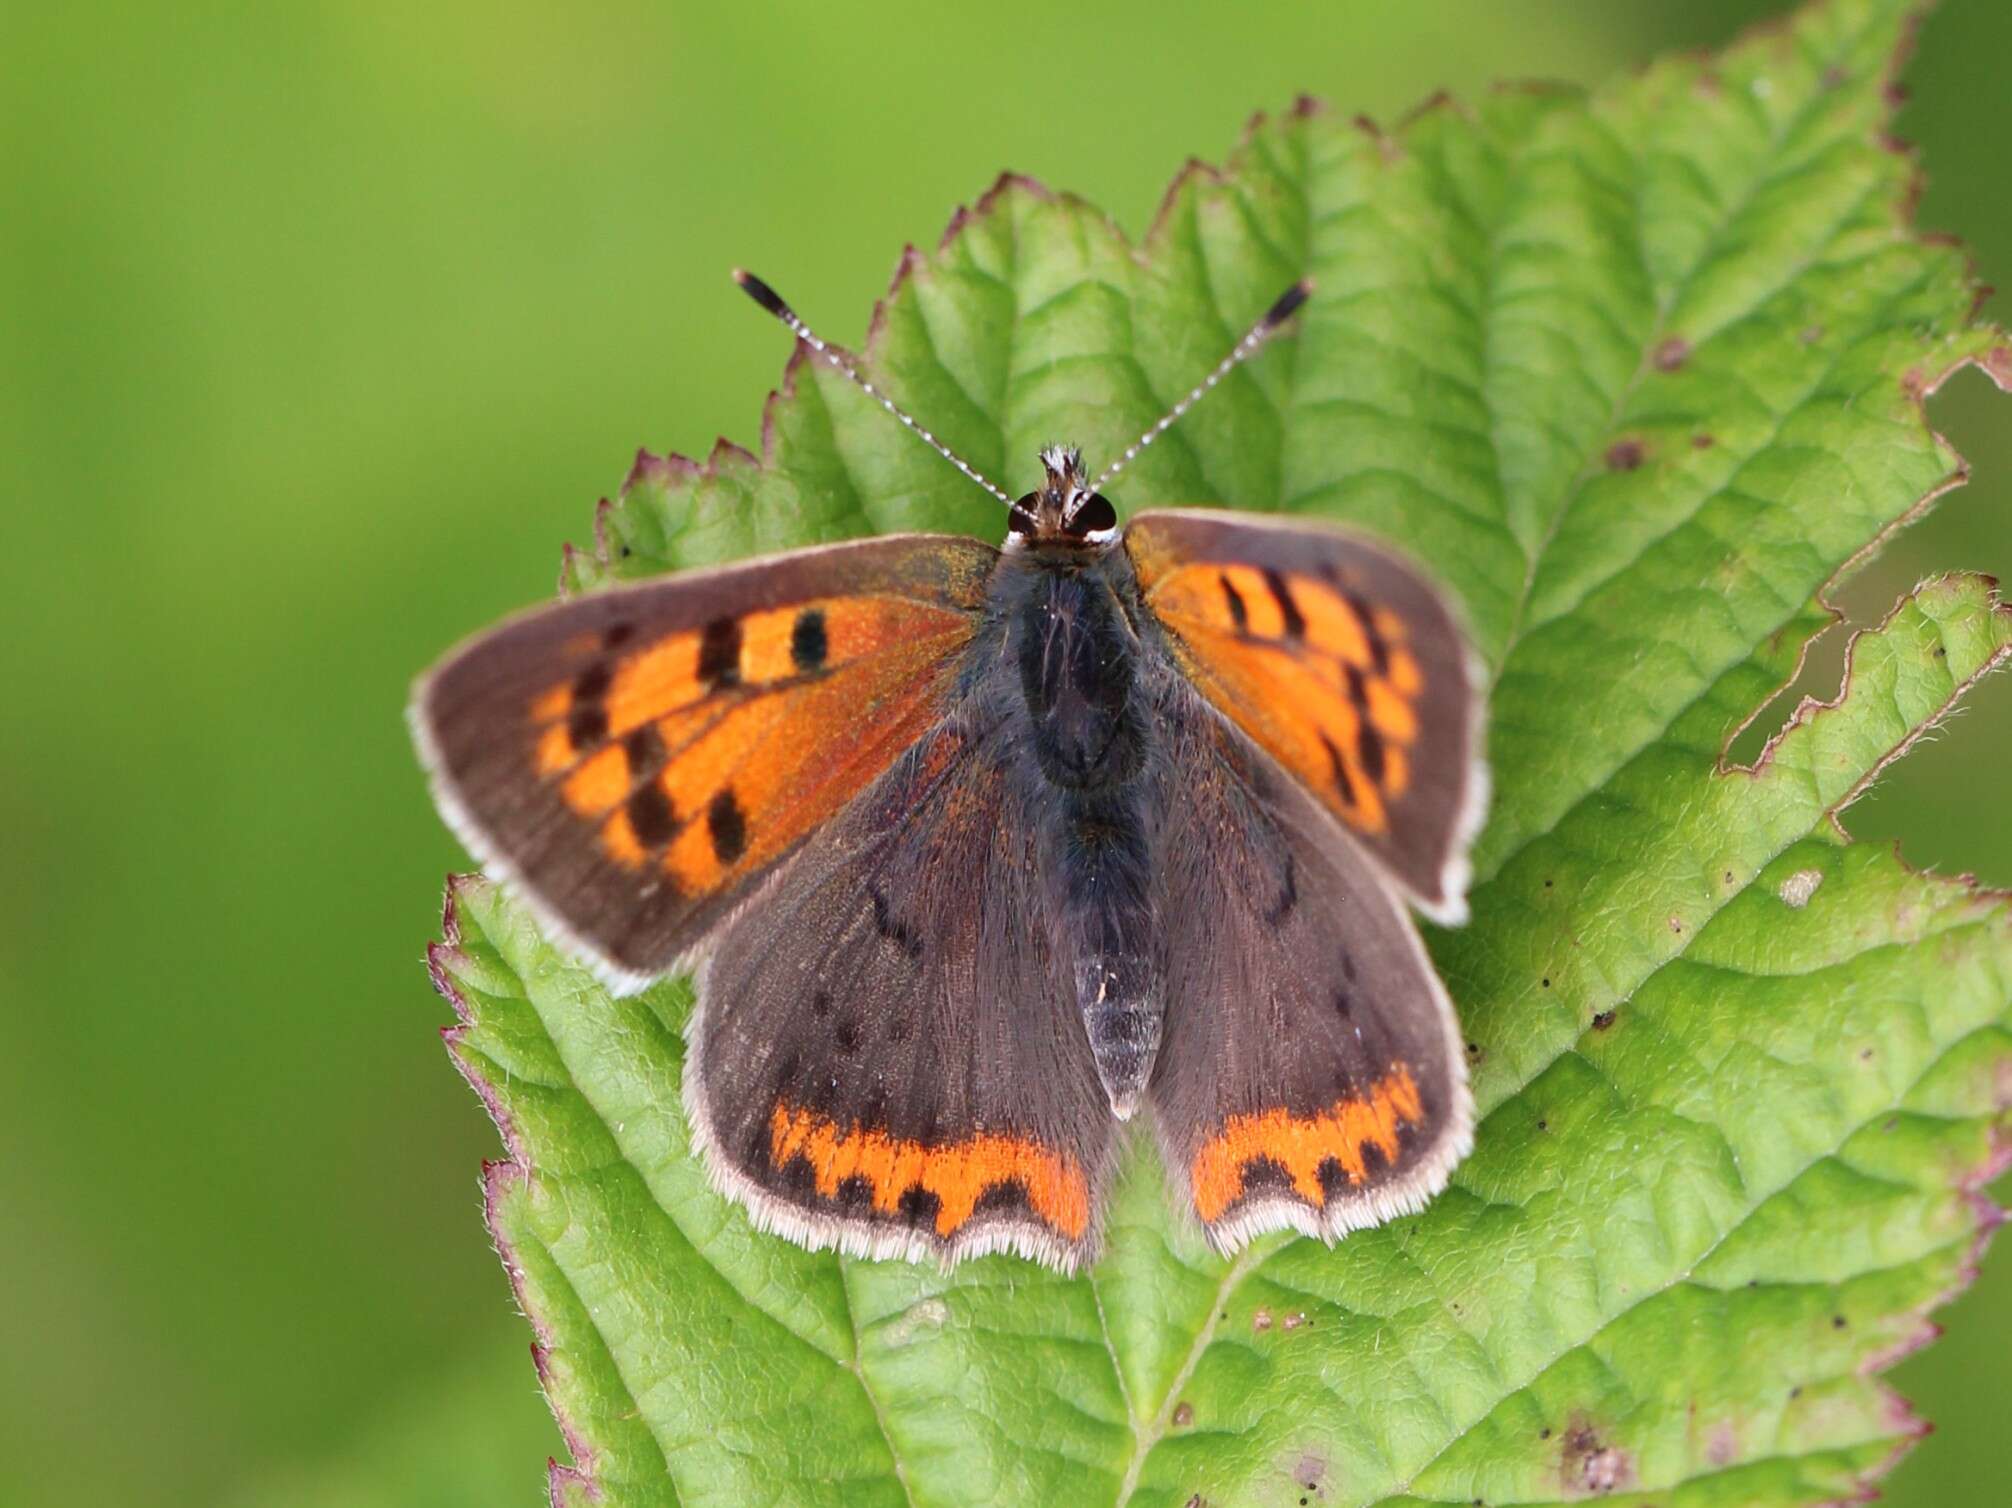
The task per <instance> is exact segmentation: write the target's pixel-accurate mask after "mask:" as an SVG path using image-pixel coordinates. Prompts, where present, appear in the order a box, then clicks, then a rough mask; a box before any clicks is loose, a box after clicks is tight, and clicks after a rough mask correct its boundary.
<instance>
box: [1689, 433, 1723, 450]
mask: <svg viewBox="0 0 2012 1508" xmlns="http://www.w3.org/2000/svg"><path fill="white" fill-rule="evenodd" d="M1718 443H1719V442H1718V441H1717V440H1715V439H1713V438H1712V437H1711V436H1710V435H1692V436H1691V449H1692V450H1710V449H1711V448H1712V447H1713V446H1714V445H1716V444H1718Z"/></svg>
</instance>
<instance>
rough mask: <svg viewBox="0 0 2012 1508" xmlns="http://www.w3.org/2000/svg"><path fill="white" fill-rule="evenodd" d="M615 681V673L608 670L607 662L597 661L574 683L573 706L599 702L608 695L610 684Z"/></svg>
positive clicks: (581, 673)
mask: <svg viewBox="0 0 2012 1508" xmlns="http://www.w3.org/2000/svg"><path fill="white" fill-rule="evenodd" d="M613 679H614V673H613V672H612V671H610V670H609V669H608V665H607V662H606V661H605V660H596V661H595V662H594V663H593V664H592V665H589V666H588V667H587V668H586V669H585V670H583V671H581V672H580V674H579V677H578V678H577V679H576V680H575V681H574V682H573V705H574V706H576V707H577V706H579V705H580V703H582V702H598V701H599V700H600V699H601V698H602V697H604V696H606V695H607V694H608V682H609V681H611V680H613Z"/></svg>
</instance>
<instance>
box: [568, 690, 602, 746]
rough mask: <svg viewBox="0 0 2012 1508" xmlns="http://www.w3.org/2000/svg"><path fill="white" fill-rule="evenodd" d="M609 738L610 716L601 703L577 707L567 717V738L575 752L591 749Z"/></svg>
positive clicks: (590, 703) (589, 703)
mask: <svg viewBox="0 0 2012 1508" xmlns="http://www.w3.org/2000/svg"><path fill="white" fill-rule="evenodd" d="M607 736H608V714H607V711H606V709H605V708H603V707H602V706H601V704H600V703H599V702H588V703H586V704H585V705H584V706H576V707H575V708H574V709H573V710H572V711H571V712H570V713H569V714H567V717H566V737H567V739H568V740H569V741H570V742H571V743H572V745H573V752H574V753H576V754H577V753H580V752H582V751H584V750H587V749H591V748H592V747H593V746H594V745H595V744H598V743H599V742H600V741H601V740H602V739H604V738H606V737H607Z"/></svg>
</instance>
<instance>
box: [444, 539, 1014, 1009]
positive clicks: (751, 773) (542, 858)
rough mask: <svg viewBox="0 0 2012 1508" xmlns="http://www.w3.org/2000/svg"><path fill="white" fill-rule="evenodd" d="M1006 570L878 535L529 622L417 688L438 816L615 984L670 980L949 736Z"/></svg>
mask: <svg viewBox="0 0 2012 1508" xmlns="http://www.w3.org/2000/svg"><path fill="white" fill-rule="evenodd" d="M996 559H997V552H996V551H994V550H992V549H991V548H990V547H988V546H985V545H982V544H979V543H978V542H976V541H974V540H963V539H953V538H938V537H933V536H925V537H916V536H910V537H905V538H904V537H889V538H883V539H875V540H867V541H861V542H859V543H857V544H851V545H841V546H827V547H821V548H817V549H813V550H807V551H802V552H798V553H795V554H792V555H784V556H778V557H774V558H771V559H769V560H765V561H758V562H753V563H751V564H749V565H746V566H738V567H728V568H725V569H721V570H716V571H704V572H697V573H693V574H691V575H688V576H683V577H673V578H670V579H667V580H664V581H659V582H653V583H650V584H647V585H644V586H638V587H631V588H627V589H621V590H616V591H610V592H605V593H601V594H598V595H595V596H590V597H585V598H581V599H579V600H576V601H573V602H567V603H561V604H558V605H556V606H553V607H548V608H545V609H542V610H539V611H536V612H532V613H529V614H526V615H524V616H523V617H520V618H518V619H516V620H514V621H512V622H510V623H507V624H505V625H504V626H503V627H501V628H498V629H496V630H493V631H492V632H490V633H488V634H485V635H483V636H482V637H480V638H478V639H476V640H474V641H473V642H471V643H470V644H468V645H466V646H464V647H462V648H461V649H459V650H457V651H455V652H454V653H453V654H451V655H450V656H448V658H447V659H446V660H445V661H443V662H442V663H441V665H440V666H439V667H437V668H436V669H435V670H434V671H433V672H432V673H431V674H430V675H428V676H427V677H426V678H425V679H424V680H423V681H422V682H421V684H420V686H419V689H418V692H417V695H416V697H415V700H414V706H413V719H414V723H415V727H416V729H417V731H418V735H419V740H420V744H421V747H422V750H423V751H424V752H425V755H426V758H427V761H428V763H429V765H430V766H431V768H432V772H433V775H434V779H435V782H436V788H437V791H438V794H439V796H440V799H441V804H442V807H443V808H444V809H445V810H446V811H447V812H448V814H449V815H450V817H451V818H453V819H454V821H455V824H456V826H457V828H458V829H459V830H460V833H461V835H462V837H463V839H464V841H466V842H467V843H468V844H469V846H470V847H471V848H472V849H473V850H474V851H475V852H476V853H477V854H478V855H479V856H480V857H482V858H483V859H484V860H485V861H487V862H489V863H491V864H492V865H494V866H495V867H497V868H499V869H501V870H502V871H504V872H505V873H506V874H508V875H510V876H511V877H513V878H515V879H516V880H517V881H518V883H519V884H520V885H521V887H522V888H523V889H524V890H525V891H526V892H528V894H529V896H530V897H531V899H532V900H533V901H534V902H535V903H536V904H537V905H538V907H539V908H540V910H541V911H542V912H543V914H544V915H545V917H546V918H547V920H548V921H549V922H551V923H552V924H553V925H554V926H555V928H556V930H558V931H559V932H560V933H561V934H562V935H563V936H565V937H566V938H568V939H569V940H571V941H573V942H575V943H576V944H577V945H579V946H580V947H582V948H583V949H584V950H586V951H588V952H589V953H590V954H591V955H592V956H594V957H595V958H597V959H598V960H600V961H601V962H602V963H603V964H604V965H605V966H606V967H607V968H608V969H609V971H610V972H612V973H613V974H615V975H616V976H617V977H618V978H624V979H633V980H638V981H640V980H643V979H647V978H648V977H650V976H653V975H656V974H660V973H663V972H665V971H666V970H668V969H670V968H671V967H672V966H673V964H674V963H675V962H676V961H677V960H678V959H679V957H680V956H681V955H683V954H684V953H686V952H688V951H689V950H690V949H691V948H692V947H693V945H694V944H696V943H697V942H698V941H699V940H700V939H701V938H702V937H704V936H705V935H706V934H707V933H708V932H709V931H710V930H711V929H712V928H713V927H715V926H716V925H717V924H718V922H719V921H720V920H721V918H723V917H724V916H725V915H726V914H727V913H728V912H729V911H730V910H731V908H732V907H733V905H734V904H735V903H736V901H738V900H739V899H740V898H742V897H744V896H745V895H746V894H747V893H748V891H749V890H750V888H751V887H752V886H753V884H754V883H755V882H756V881H757V880H758V879H760V878H761V877H762V876H763V875H764V874H766V873H768V872H769V871H771V870H772V869H773V868H774V867H775V865H776V864H777V863H778V862H779V861H781V860H782V859H783V858H784V857H785V856H786V855H788V854H789V853H790V852H791V851H792V850H793V849H794V848H795V846H796V845H797V844H799V843H801V842H802V841H803V840H804V838H805V837H806V836H807V835H809V834H810V833H811V832H812V831H814V830H815V829H816V828H817V827H818V826H820V825H821V824H823V823H825V822H827V821H828V820H830V818H831V817H832V816H834V815H835V814H836V813H837V812H838V811H839V810H840V809H841V808H842V807H843V806H844V805H845V803H846V802H847V801H849V800H850V799H852V797H853V796H855V795H857V794H858V792H859V791H861V790H862V789H864V788H865V787H866V786H867V785H868V784H869V783H870V782H871V781H872V780H873V779H874V778H875V777H876V776H878V775H879V774H880V773H881V772H882V771H883V770H885V769H886V768H887V766H888V765H889V764H890V763H892V762H893V760H894V759H895V758H896V756H898V755H899V754H900V753H901V752H902V751H903V750H904V749H905V748H907V747H908V746H909V745H910V744H912V743H914V742H915V740H916V739H917V738H919V737H920V736H921V735H922V734H923V733H924V732H925V731H926V730H927V729H928V728H930V727H931V726H932V725H933V724H934V723H935V722H936V721H937V720H938V718H939V717H940V716H941V709H942V704H943V698H944V694H945V692H946V690H947V686H948V681H949V677H950V674H951V670H952V667H953V666H954V664H955V662H956V659H957V656H958V653H959V651H961V650H962V649H963V648H964V647H965V646H966V645H967V644H968V643H969V642H970V639H971V636H972V633H973V631H974V628H975V626H976V623H977V618H978V613H979V610H980V608H981V607H982V604H983V599H984V583H985V580H986V577H987V575H988V573H989V571H990V569H991V567H992V564H993V562H994V561H995V560H996Z"/></svg>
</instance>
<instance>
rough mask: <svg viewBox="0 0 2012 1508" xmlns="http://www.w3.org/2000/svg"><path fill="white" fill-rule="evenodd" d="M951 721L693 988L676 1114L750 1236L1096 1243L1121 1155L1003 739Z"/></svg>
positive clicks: (1000, 726) (924, 1246)
mask: <svg viewBox="0 0 2012 1508" xmlns="http://www.w3.org/2000/svg"><path fill="white" fill-rule="evenodd" d="M977 715H978V714H975V713H974V712H973V710H972V709H971V708H970V707H969V706H966V707H964V708H963V709H961V710H959V711H958V712H956V713H953V715H952V716H951V718H949V719H947V720H946V721H945V722H944V723H942V724H940V725H939V726H938V727H936V728H935V729H933V730H931V732H929V733H928V734H926V735H925V736H924V737H923V739H922V741H921V742H920V743H918V744H916V745H915V746H914V747H913V748H912V749H910V750H909V751H908V752H907V753H905V754H903V755H902V756H901V757H900V758H899V759H897V760H896V761H895V762H894V765H893V767H892V768H891V769H890V770H889V771H888V773H887V775H886V776H885V777H884V778H883V779H882V780H880V781H878V782H876V783H875V785H874V787H873V789H872V790H871V791H869V792H868V793H867V794H866V795H865V796H863V797H862V798H861V799H860V800H859V801H857V802H855V803H853V805H851V806H850V807H848V808H847V809H846V810H845V811H844V812H842V813H841V814H840V815H839V816H838V818H837V819H836V820H834V821H833V822H831V823H830V824H828V825H827V826H825V827H824V828H822V829H821V830H820V831H819V832H818V833H817V834H816V836H815V837H813V838H812V839H811V840H810V841H809V842H807V843H805V844H804V845H803V847H802V848H801V849H799V850H798V851H797V852H796V853H795V854H794V855H793V856H792V857H791V858H790V859H789V860H788V862H787V864H786V865H785V866H784V868H783V869H782V871H781V872H780V874H779V875H778V877H777V881H776V884H775V886H774V888H773V889H772V890H771V891H769V892H768V893H767V894H766V895H765V897H764V899H763V903H762V904H761V905H759V906H754V907H750V908H748V909H747V910H746V911H744V912H743V913H741V914H740V915H739V916H737V917H736V918H735V919H734V920H733V921H731V922H729V923H728V925H727V926H726V928H725V930H724V931H723V932H722V933H721V935H720V938H719V941H718V943H717V944H716V945H715V947H714V948H713V951H712V953H711V955H710V956H709V957H708V959H707V961H706V964H705V968H704V970H703V972H702V973H701V974H700V976H699V996H698V1005H697V1009H696V1011H695V1012H694V1015H693V1018H692V1023H691V1025H690V1027H689V1028H688V1031H687V1038H688V1041H689V1042H690V1044H691V1056H690V1058H689V1060H688V1064H687V1067H686V1070H685V1103H686V1107H687V1111H688V1113H689V1115H690V1119H691V1124H692V1128H693V1136H694V1139H695V1140H696V1142H697V1143H698V1145H699V1146H700V1148H701V1149H702V1150H703V1152H704V1154H705V1157H706V1162H707V1166H708V1167H709V1168H710V1169H711V1170H712V1173H713V1176H714V1178H715V1180H716V1181H717V1182H718V1184H719V1185H720V1187H721V1188H722V1189H724V1190H725V1191H726V1192H727V1193H729V1194H731V1195H732V1196H734V1197H735V1198H737V1199H739V1200H740V1201H741V1202H742V1203H743V1204H745V1205H746V1206H747V1208H748V1210H749V1212H750V1213H751V1214H752V1216H753V1218H754V1221H755V1223H756V1224H757V1225H758V1226H760V1227H761V1228H763V1229H765V1230H774V1231H780V1232H782V1233H784V1234H786V1235H788V1236H789V1237H791V1239H793V1240H796V1241H799V1242H801V1243H803V1244H804V1245H807V1246H811V1247H819V1246H838V1247H841V1248H843V1249H844V1250H847V1251H851V1252H856V1253H860V1254H863V1255H872V1256H889V1255H901V1256H907V1257H911V1258H924V1257H933V1258H936V1259H939V1260H941V1261H944V1262H951V1261H956V1260H958V1259H959V1258H962V1257H967V1256H976V1255H978V1254H980V1253H983V1252H988V1251H1000V1250H1006V1251H1017V1252H1020V1253H1022V1254H1023V1255H1026V1256H1031V1257H1035V1258H1037V1259H1039V1260H1041V1261H1043V1262H1046V1263H1048V1264H1049V1265H1051V1266H1054V1267H1058V1268H1062V1269H1065V1270H1067V1269H1073V1268H1074V1267H1076V1266H1077V1265H1078V1264H1080V1263H1082V1262H1084V1261H1086V1260H1088V1259H1089V1258H1090V1257H1091V1256H1092V1255H1093V1254H1094V1252H1095V1251H1096V1249H1097V1243H1098V1212H1099V1209H1100V1206H1101V1204H1102V1198H1103V1192H1104V1189H1105V1187H1106V1186H1107V1184H1108V1181H1109V1175H1110V1171H1111V1164H1112V1152H1113V1148H1114V1145H1115V1142H1114V1137H1113V1131H1114V1128H1115V1124H1116V1123H1115V1122H1114V1121H1113V1120H1112V1117H1111V1111H1110V1105H1109V1102H1108V1101H1107V1099H1106V1098H1105V1095H1104V1090H1103V1086H1102V1084H1101V1083H1100V1082H1099V1080H1098V1077H1097V1069H1096V1063H1095V1060H1094V1059H1093V1058H1092V1057H1091V1054H1090V1050H1089V1044H1088V1042H1087V1041H1086V1040H1085V1039H1084V1036H1083V1018H1082V1015H1081V1013H1080V1012H1079V1010H1078V1009H1077V1006H1076V997H1075V991H1074V988H1073V987H1072V985H1071V984H1070V983H1069V980H1070V974H1069V971H1068V969H1067V967H1066V965H1064V964H1063V963H1062V962H1061V960H1060V959H1059V958H1058V957H1057V955H1056V952H1055V949H1054V941H1053V939H1054V929H1053V927H1052V926H1051V925H1050V924H1049V920H1048V915H1047V905H1048V899H1047V896H1046V894H1045V891H1044V887H1043V884H1042V881H1041V874H1040V869H1039V866H1038V853H1037V851H1038V848H1039V844H1040V838H1039V832H1038V828H1039V812H1040V805H1041V800H1042V798H1041V797H1040V795H1039V793H1038V792H1037V791H1036V790H1035V789H1034V788H1033V787H1032V786H1031V785H1030V784H1029V783H1027V782H1025V781H1021V780H1018V779H1016V778H1015V775H1014V773H1013V771H1012V769H1011V764H1012V761H1013V758H1014V753H1013V750H1014V740H1015V738H1016V736H1017V734H1016V732H1015V730H1014V729H1013V728H1012V727H1011V726H1010V725H1009V724H1007V723H1004V722H999V721H993V722H991V723H990V724H989V725H978V724H977V723H975V722H974V717H976V716H977Z"/></svg>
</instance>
